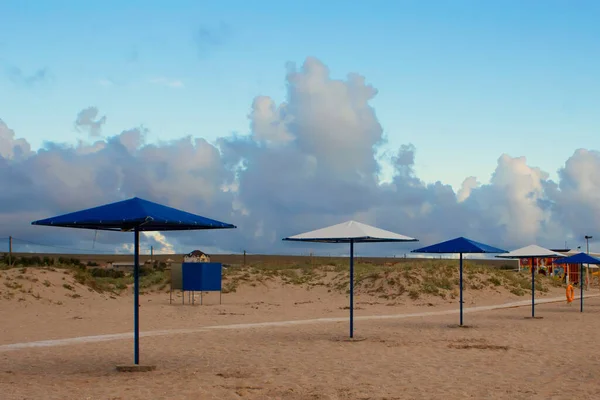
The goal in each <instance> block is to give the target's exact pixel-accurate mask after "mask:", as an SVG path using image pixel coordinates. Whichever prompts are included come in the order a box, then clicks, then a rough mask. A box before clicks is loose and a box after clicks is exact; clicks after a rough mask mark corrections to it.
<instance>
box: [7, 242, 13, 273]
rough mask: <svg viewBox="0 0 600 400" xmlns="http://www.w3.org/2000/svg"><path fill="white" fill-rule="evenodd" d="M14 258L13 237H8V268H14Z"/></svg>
mask: <svg viewBox="0 0 600 400" xmlns="http://www.w3.org/2000/svg"><path fill="white" fill-rule="evenodd" d="M12 262H13V256H12V236H9V237H8V266H9V267H12Z"/></svg>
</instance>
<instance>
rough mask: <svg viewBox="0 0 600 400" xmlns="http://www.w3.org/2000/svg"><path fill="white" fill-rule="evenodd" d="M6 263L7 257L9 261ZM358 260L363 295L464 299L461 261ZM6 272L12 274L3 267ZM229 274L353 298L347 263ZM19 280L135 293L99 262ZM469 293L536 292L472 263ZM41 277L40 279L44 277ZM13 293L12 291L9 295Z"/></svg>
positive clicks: (50, 263)
mask: <svg viewBox="0 0 600 400" xmlns="http://www.w3.org/2000/svg"><path fill="white" fill-rule="evenodd" d="M5 261H6V258H4V262H5ZM389 261H390V262H385V261H384V262H381V261H380V262H368V260H356V261H355V270H354V271H355V273H354V279H355V291H356V293H357V294H361V293H362V294H369V295H373V296H377V297H380V298H382V299H398V298H400V297H408V298H410V299H413V300H417V299H421V298H424V297H429V296H435V297H440V298H443V299H448V298H449V299H453V298H456V297H457V296H458V286H459V281H458V279H459V272H458V262H457V260H414V261H412V260H411V261H404V260H398V261H397V262H391V261H394V260H389ZM2 262H3V260H2V256H1V255H0V269H8V267H7V266H6V264H2ZM165 267H166V265H165V264H164V263H163V262H161V263H156V264H155V265H154V266H153V267H148V266H144V267H142V268H141V269H140V289H141V291H142V292H143V293H147V292H150V291H154V290H158V291H163V290H165V289H168V286H169V282H170V273H169V271H168V270H166V268H165ZM224 267H226V268H224V269H223V293H232V292H235V291H236V290H238V288H239V287H241V286H250V287H257V286H261V285H268V284H269V282H277V283H278V284H279V283H283V284H284V285H294V286H301V287H304V288H306V289H309V290H310V289H311V288H314V287H318V286H321V287H325V288H327V290H329V291H331V292H338V293H348V291H349V279H350V277H349V271H348V261H347V259H337V258H322V259H319V260H318V262H315V259H313V258H311V257H306V258H299V257H298V258H293V259H286V258H285V257H280V258H278V259H273V260H259V261H256V262H252V263H249V265H246V266H241V265H227V264H224ZM12 268H13V269H15V270H16V272H18V274H16V275H11V276H13V278H12V279H11V278H9V277H8V276H5V277H4V280H5V282H4V285H5V286H6V287H7V288H8V289H13V290H19V289H22V287H23V286H22V283H21V282H27V281H29V282H35V281H37V279H36V278H35V277H34V274H31V273H30V272H29V271H31V270H32V269H33V268H38V269H41V270H42V271H56V270H60V271H61V272H63V274H64V276H63V283H61V284H62V286H63V287H64V288H65V289H67V290H68V291H69V294H70V295H71V296H70V297H78V296H73V295H74V294H76V288H75V287H74V283H77V284H80V285H83V286H86V287H87V288H88V290H90V291H96V292H99V293H104V292H107V293H111V294H114V295H118V294H121V293H123V292H124V291H131V286H132V284H133V276H132V275H131V274H130V273H126V272H123V271H120V270H114V269H107V268H99V267H98V265H97V263H95V262H88V261H86V262H82V261H81V260H78V259H75V258H69V257H57V258H51V257H47V256H46V257H39V256H32V257H17V258H15V259H14V260H13V266H12ZM463 272H464V275H463V278H464V289H465V290H466V291H469V290H491V291H500V290H502V291H507V292H510V293H513V294H515V295H518V296H523V295H526V294H529V293H531V281H530V279H531V276H530V275H529V274H528V273H527V272H523V273H518V272H516V271H514V270H508V269H504V268H502V266H500V265H499V264H498V265H496V266H495V267H491V266H489V265H483V264H477V262H476V261H474V260H473V261H472V260H469V261H467V262H466V263H465V266H464V271H463ZM38 276H39V275H38ZM41 284H42V285H43V286H46V287H51V286H52V285H53V284H52V283H51V282H50V281H49V280H44V279H42V282H41ZM59 285H60V284H59ZM562 286H563V283H562V281H561V280H560V279H557V278H552V277H545V276H542V275H536V290H537V291H540V292H547V291H548V290H549V289H550V288H551V287H562ZM7 293H8V292H7Z"/></svg>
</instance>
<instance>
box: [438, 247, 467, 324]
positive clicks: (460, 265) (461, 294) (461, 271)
mask: <svg viewBox="0 0 600 400" xmlns="http://www.w3.org/2000/svg"><path fill="white" fill-rule="evenodd" d="M440 257H441V256H440ZM458 285H459V291H460V326H462V324H463V254H462V253H460V262H459V278H458Z"/></svg>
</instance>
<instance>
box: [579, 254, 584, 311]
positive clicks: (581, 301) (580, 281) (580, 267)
mask: <svg viewBox="0 0 600 400" xmlns="http://www.w3.org/2000/svg"><path fill="white" fill-rule="evenodd" d="M579 275H581V278H580V279H579V291H580V293H581V295H580V296H579V297H580V298H579V312H583V264H579Z"/></svg>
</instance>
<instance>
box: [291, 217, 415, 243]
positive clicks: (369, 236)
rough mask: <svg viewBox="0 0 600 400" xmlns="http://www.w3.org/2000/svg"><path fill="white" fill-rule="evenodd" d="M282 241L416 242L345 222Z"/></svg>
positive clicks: (358, 223) (396, 234)
mask: <svg viewBox="0 0 600 400" xmlns="http://www.w3.org/2000/svg"><path fill="white" fill-rule="evenodd" d="M283 240H290V241H298V242H323V243H349V242H354V243H360V242H416V241H417V239H415V238H412V237H409V236H404V235H400V234H399V233H394V232H390V231H386V230H384V229H380V228H376V227H374V226H371V225H367V224H363V223H360V222H356V221H346V222H342V223H341V224H337V225H332V226H328V227H326V228H321V229H317V230H314V231H310V232H305V233H301V234H299V235H294V236H290V237H287V238H285V239H283Z"/></svg>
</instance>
